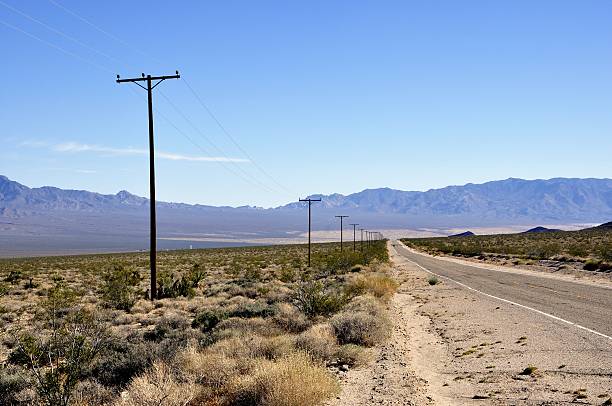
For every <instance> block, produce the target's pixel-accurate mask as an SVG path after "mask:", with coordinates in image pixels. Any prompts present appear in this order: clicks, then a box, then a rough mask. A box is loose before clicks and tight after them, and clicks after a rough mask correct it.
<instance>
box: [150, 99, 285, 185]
mask: <svg viewBox="0 0 612 406" xmlns="http://www.w3.org/2000/svg"><path fill="white" fill-rule="evenodd" d="M158 93H159V94H160V95H161V96H162V97H163V98H164V99H165V100H166V102H167V103H168V104H170V106H171V107H172V108H173V109H174V110H175V111H176V112H177V113H178V114H179V115H180V116H181V117H182V118H183V119H184V120H185V121H186V122H187V123H188V124H189V125H190V126H191V127H192V128H193V129H194V130H195V131H196V133H198V134H199V135H200V136H201V137H202V138H203V139H204V140H205V141H206V142H208V144H210V145H211V146H212V148H213V149H214V150H215V151H217V153H219V154H221V155H222V156H224V157H227V156H226V155H225V153H224V152H223V151H222V150H221V148H219V147H218V146H217V144H215V143H214V142H213V141H212V140H211V139H210V138H209V137H208V136H207V135H206V134H205V133H204V132H203V131H202V130H201V129H200V128H199V127H198V126H196V125H195V124H194V123H193V121H192V120H191V119H190V118H189V117H187V116H186V115H185V114H184V113H183V112H182V111H181V109H179V108H178V107H177V106H176V104H175V103H174V102H172V100H171V99H170V98H169V97H167V96H166V95H165V93H164V92H162V91H161V90H158ZM232 163H233V164H234V166H235V167H236V168H237V169H238V170H239V171H240V172H242V173H243V174H244V175H245V176H247V177H249V178H252V179H253V180H254V181H255V182H257V183H258V184H260V185H261V186H263V187H265V188H266V189H268V191H270V192H275V190H274V189H271V188H270V187H269V186H267V185H266V184H264V183H263V182H261V181H260V180H259V179H257V178H256V177H255V176H253V175H251V174H250V173H248V172H247V171H245V170H244V169H243V168H242V167H241V166H240V165H238V164H236V163H235V162H232ZM251 163H252V162H251Z"/></svg>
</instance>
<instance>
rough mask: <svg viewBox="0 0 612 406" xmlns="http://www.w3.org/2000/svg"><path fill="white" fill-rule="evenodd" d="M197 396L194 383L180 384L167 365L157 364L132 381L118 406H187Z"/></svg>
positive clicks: (117, 403)
mask: <svg viewBox="0 0 612 406" xmlns="http://www.w3.org/2000/svg"><path fill="white" fill-rule="evenodd" d="M196 394H197V386H196V385H195V384H193V383H182V382H178V381H177V379H176V377H175V376H174V374H173V373H172V370H171V369H170V367H169V366H167V365H166V364H163V363H160V362H156V363H154V364H153V366H152V367H151V368H150V369H149V370H147V371H146V372H145V373H144V374H143V375H141V376H138V377H136V378H134V379H133V380H132V382H131V383H130V384H129V386H128V387H127V390H126V391H125V392H123V393H122V394H121V399H120V400H119V401H118V402H116V405H117V406H151V405H164V406H186V405H187V404H189V402H191V401H192V400H193V399H194V398H195V396H196Z"/></svg>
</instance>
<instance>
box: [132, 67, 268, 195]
mask: <svg viewBox="0 0 612 406" xmlns="http://www.w3.org/2000/svg"><path fill="white" fill-rule="evenodd" d="M181 79H183V78H181ZM129 89H130V90H131V91H132V92H134V93H135V94H136V95H137V96H139V97H140V94H138V93H137V92H136V90H135V89H133V88H131V87H130V88H129ZM159 93H160V94H161V91H160V92H159ZM154 111H155V114H157V115H159V116H160V117H161V118H163V119H164V120H165V121H166V122H167V123H168V124H169V125H170V126H171V127H172V128H174V129H175V130H176V132H177V133H179V134H180V135H182V136H183V137H185V139H187V140H188V141H189V142H190V143H191V144H193V145H194V146H195V147H196V148H197V149H199V150H200V151H202V152H203V153H204V154H206V155H211V156H212V154H211V152H210V151H208V150H207V149H205V148H204V147H202V146H201V145H200V144H198V143H197V142H196V141H195V140H194V139H193V138H191V137H190V136H189V135H187V133H186V132H184V131H183V130H182V129H181V128H179V127H178V126H177V125H176V124H175V123H174V122H173V121H172V120H170V118H168V116H166V115H165V114H164V113H162V112H161V111H160V110H158V109H156V108H154ZM218 162H219V163H220V164H221V166H222V167H223V168H224V169H225V170H227V171H229V172H230V173H231V174H233V175H235V176H236V177H238V178H240V179H242V180H243V181H245V182H246V183H248V184H250V185H253V186H255V187H260V186H259V185H257V184H256V183H254V182H253V181H251V179H249V178H246V177H244V176H242V175H241V174H240V173H239V172H236V171H235V170H234V169H233V168H232V167H231V166H228V165H226V162H223V161H218ZM263 189H264V190H265V191H267V192H273V191H272V190H271V189H269V188H268V187H267V186H265V185H264V186H263Z"/></svg>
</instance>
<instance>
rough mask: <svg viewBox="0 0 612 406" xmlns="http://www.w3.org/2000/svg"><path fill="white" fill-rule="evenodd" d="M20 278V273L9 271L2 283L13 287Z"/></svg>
mask: <svg viewBox="0 0 612 406" xmlns="http://www.w3.org/2000/svg"><path fill="white" fill-rule="evenodd" d="M21 278H22V274H21V271H11V272H9V274H8V275H7V276H6V278H4V281H5V282H9V283H10V284H11V285H14V284H16V283H17V282H19V281H20V280H21Z"/></svg>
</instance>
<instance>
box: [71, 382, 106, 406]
mask: <svg viewBox="0 0 612 406" xmlns="http://www.w3.org/2000/svg"><path fill="white" fill-rule="evenodd" d="M114 399H115V393H114V392H113V391H112V390H111V389H109V388H107V387H105V386H103V385H100V384H99V383H98V382H96V381H93V380H90V379H88V380H86V381H82V382H79V384H78V385H77V387H76V388H75V390H74V395H73V397H72V400H71V401H70V405H71V406H93V405H110V404H112V403H113V400H114Z"/></svg>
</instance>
